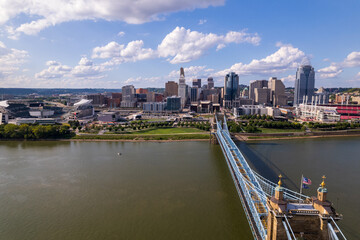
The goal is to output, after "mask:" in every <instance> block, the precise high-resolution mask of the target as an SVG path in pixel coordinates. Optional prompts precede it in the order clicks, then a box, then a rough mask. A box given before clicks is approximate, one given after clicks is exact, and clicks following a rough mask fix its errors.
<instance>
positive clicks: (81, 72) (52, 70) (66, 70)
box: [35, 57, 107, 80]
mask: <svg viewBox="0 0 360 240" xmlns="http://www.w3.org/2000/svg"><path fill="white" fill-rule="evenodd" d="M46 65H47V66H48V68H47V69H44V70H42V71H41V72H39V73H37V74H35V77H36V78H37V79H47V80H49V79H61V78H94V77H95V78H99V77H100V78H102V77H103V76H99V75H100V74H101V73H103V72H105V71H106V70H107V69H106V67H105V66H103V65H94V64H93V62H92V61H91V60H89V59H88V58H86V57H83V58H81V59H80V61H79V63H78V65H77V66H75V67H70V66H67V65H62V64H61V63H59V62H57V61H47V62H46Z"/></svg>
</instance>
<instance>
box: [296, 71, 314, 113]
mask: <svg viewBox="0 0 360 240" xmlns="http://www.w3.org/2000/svg"><path fill="white" fill-rule="evenodd" d="M314 87H315V71H314V68H313V67H312V66H311V65H301V66H300V67H299V68H298V69H297V71H296V79H295V91H294V106H295V105H299V104H301V103H303V101H305V103H310V102H311V99H312V97H313V96H314ZM306 97H307V101H306Z"/></svg>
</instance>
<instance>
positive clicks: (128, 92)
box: [121, 85, 136, 108]
mask: <svg viewBox="0 0 360 240" xmlns="http://www.w3.org/2000/svg"><path fill="white" fill-rule="evenodd" d="M121 93H122V101H121V107H125V108H133V107H135V106H136V98H135V88H134V86H133V85H127V86H123V87H122V88H121Z"/></svg>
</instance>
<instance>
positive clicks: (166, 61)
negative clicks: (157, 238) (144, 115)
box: [0, 0, 360, 88]
mask: <svg viewBox="0 0 360 240" xmlns="http://www.w3.org/2000/svg"><path fill="white" fill-rule="evenodd" d="M359 9H360V1H358V0H343V1H339V0H336V1H335V0H316V1H314V0H302V1H299V0H297V1H296V0H293V1H290V0H251V1H245V0H195V1H194V0H101V1H99V0H46V1H44V0H1V1H0V87H16V88H121V87H122V86H124V85H134V86H135V87H136V88H140V87H164V86H165V82H167V81H178V78H179V69H180V67H184V69H185V77H186V80H187V82H188V83H189V84H190V83H191V81H192V79H193V78H202V79H203V81H204V82H205V80H206V79H207V78H208V77H213V78H214V79H215V85H216V86H223V82H224V80H223V79H224V76H225V75H226V74H227V73H228V72H230V71H232V72H236V73H237V74H239V78H240V84H246V85H248V84H249V82H250V81H252V80H260V79H269V78H270V77H277V78H278V79H281V80H283V82H284V83H285V85H286V86H287V87H294V80H295V73H296V69H297V67H299V66H300V65H301V64H309V63H310V64H311V65H312V66H313V67H314V68H315V71H316V77H315V79H316V80H315V87H321V86H323V87H360V14H359Z"/></svg>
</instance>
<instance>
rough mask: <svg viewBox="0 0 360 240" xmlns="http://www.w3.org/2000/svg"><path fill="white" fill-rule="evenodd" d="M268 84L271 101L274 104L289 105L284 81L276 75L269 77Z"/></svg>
mask: <svg viewBox="0 0 360 240" xmlns="http://www.w3.org/2000/svg"><path fill="white" fill-rule="evenodd" d="M268 85H269V89H270V101H271V102H272V104H273V106H277V105H280V106H285V105H287V97H286V95H285V85H284V83H283V82H282V81H281V80H279V79H277V78H276V77H272V78H270V79H269V84H268Z"/></svg>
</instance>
